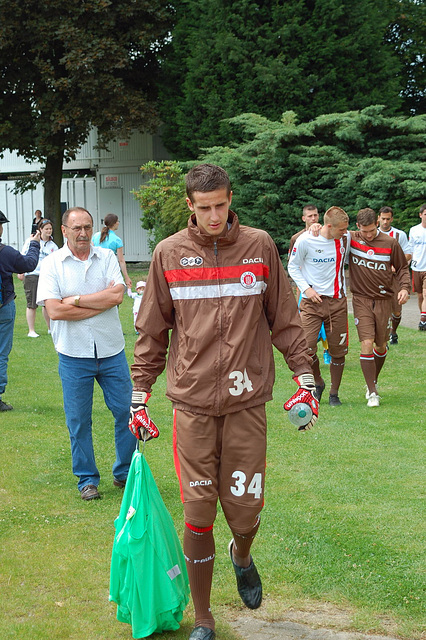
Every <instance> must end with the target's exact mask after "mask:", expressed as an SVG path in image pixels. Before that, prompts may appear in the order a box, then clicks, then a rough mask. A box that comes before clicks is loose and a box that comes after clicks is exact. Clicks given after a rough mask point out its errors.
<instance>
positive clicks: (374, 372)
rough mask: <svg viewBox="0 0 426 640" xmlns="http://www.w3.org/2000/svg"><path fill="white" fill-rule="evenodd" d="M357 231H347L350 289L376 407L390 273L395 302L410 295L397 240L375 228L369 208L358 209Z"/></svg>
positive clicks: (370, 394)
mask: <svg viewBox="0 0 426 640" xmlns="http://www.w3.org/2000/svg"><path fill="white" fill-rule="evenodd" d="M357 227H358V231H351V232H350V233H351V242H350V254H349V278H350V288H351V291H352V294H353V298H352V305H353V312H354V318H355V324H356V328H357V330H358V337H359V341H360V343H361V356H360V361H361V369H362V372H363V374H364V378H365V382H366V383H367V392H366V396H365V397H366V399H367V404H368V406H369V407H378V406H379V405H380V397H379V395H378V393H377V386H376V385H377V379H378V376H379V373H380V371H381V369H382V367H383V364H384V362H385V357H386V353H387V342H388V340H389V334H390V328H391V314H392V299H393V296H394V286H395V285H394V273H395V278H396V280H397V283H398V293H397V301H398V303H399V304H405V303H406V302H407V300H408V298H409V295H410V274H409V271H408V265H407V259H406V257H405V255H404V252H403V251H402V249H401V247H400V245H399V243H398V241H397V240H396V239H395V238H391V237H389V236H387V235H386V234H384V233H381V231H379V230H378V229H377V216H376V213H375V212H374V211H373V209H361V210H360V211H359V212H358V215H357Z"/></svg>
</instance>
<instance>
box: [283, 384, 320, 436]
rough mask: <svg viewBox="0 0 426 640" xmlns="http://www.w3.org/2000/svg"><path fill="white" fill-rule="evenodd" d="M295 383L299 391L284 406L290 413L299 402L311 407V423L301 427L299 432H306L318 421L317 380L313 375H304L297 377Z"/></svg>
mask: <svg viewBox="0 0 426 640" xmlns="http://www.w3.org/2000/svg"><path fill="white" fill-rule="evenodd" d="M294 381H295V382H297V384H298V385H299V389H298V391H296V393H295V394H294V395H292V396H291V398H289V399H288V400H287V402H286V403H285V404H284V409H285V410H286V411H290V409H291V408H292V407H294V405H296V404H297V403H298V402H305V403H306V404H308V405H309V406H310V408H311V409H312V418H311V420H310V422H308V424H306V425H305V426H303V427H299V431H305V430H306V429H310V428H311V427H312V426H313V425H314V424H315V422H316V421H317V420H318V408H319V402H318V400H317V396H316V390H315V380H314V376H313V375H312V374H311V373H303V374H302V375H301V376H298V377H297V376H296V377H295V378H294Z"/></svg>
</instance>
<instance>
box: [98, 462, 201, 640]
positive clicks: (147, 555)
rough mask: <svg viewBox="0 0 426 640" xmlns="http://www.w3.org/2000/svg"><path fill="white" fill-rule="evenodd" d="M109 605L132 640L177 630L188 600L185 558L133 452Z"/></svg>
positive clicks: (117, 523)
mask: <svg viewBox="0 0 426 640" xmlns="http://www.w3.org/2000/svg"><path fill="white" fill-rule="evenodd" d="M115 529H116V532H115V538H114V544H113V549H112V557H111V575H110V595H109V600H110V601H112V602H116V603H117V605H118V607H117V620H119V621H120V622H127V623H128V624H131V625H132V634H133V637H134V638H146V637H148V636H150V635H151V634H152V633H154V632H157V633H161V632H163V631H174V630H176V629H178V628H179V622H180V621H181V620H182V616H183V612H184V609H185V607H186V605H187V604H188V600H189V582H188V574H187V571H186V565H185V559H184V555H183V552H182V547H181V545H180V541H179V538H178V536H177V533H176V529H175V527H174V524H173V521H172V518H171V516H170V514H169V512H168V511H167V508H166V506H165V504H164V502H163V499H162V498H161V495H160V492H159V491H158V488H157V485H156V484H155V480H154V478H153V476H152V473H151V470H150V468H149V466H148V463H147V461H146V460H145V457H144V456H143V455H142V454H141V453H139V451H135V453H134V454H133V458H132V463H131V465H130V469H129V475H128V477H127V483H126V487H125V490H124V495H123V501H122V503H121V508H120V514H119V516H118V518H117V519H116V521H115Z"/></svg>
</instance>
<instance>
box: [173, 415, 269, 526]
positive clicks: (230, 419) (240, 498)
mask: <svg viewBox="0 0 426 640" xmlns="http://www.w3.org/2000/svg"><path fill="white" fill-rule="evenodd" d="M173 451H174V459H175V468H176V473H177V476H178V478H179V484H180V491H181V498H182V502H183V503H184V511H185V522H187V523H189V524H191V525H193V526H195V527H209V526H211V525H212V524H213V522H214V520H215V517H216V505H217V500H218V498H219V500H220V503H221V505H222V508H223V511H224V514H225V517H226V520H227V521H228V524H229V526H230V527H231V529H232V531H234V532H235V533H241V534H244V533H247V532H249V531H251V530H252V528H253V527H254V525H255V524H256V521H257V518H258V515H259V513H260V511H261V510H262V507H263V498H264V496H263V493H264V482H265V464H266V415H265V405H260V406H257V407H252V408H251V409H245V410H243V411H238V412H236V413H229V414H227V415H224V416H220V417H215V416H205V415H201V414H195V413H191V412H189V411H181V410H177V409H175V410H174V428H173Z"/></svg>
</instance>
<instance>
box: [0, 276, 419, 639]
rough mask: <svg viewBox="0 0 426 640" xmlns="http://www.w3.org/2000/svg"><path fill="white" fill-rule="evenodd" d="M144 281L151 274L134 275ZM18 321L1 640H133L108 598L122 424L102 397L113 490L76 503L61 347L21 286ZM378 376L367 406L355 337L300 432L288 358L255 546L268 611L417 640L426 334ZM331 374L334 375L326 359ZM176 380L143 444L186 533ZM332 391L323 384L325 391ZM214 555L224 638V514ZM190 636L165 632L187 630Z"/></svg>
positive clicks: (104, 470) (2, 424) (105, 471)
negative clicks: (334, 385)
mask: <svg viewBox="0 0 426 640" xmlns="http://www.w3.org/2000/svg"><path fill="white" fill-rule="evenodd" d="M130 275H131V277H132V279H133V281H134V282H136V280H137V279H140V278H141V277H143V276H145V275H146V273H145V272H135V271H134V270H132V269H131V270H130ZM16 291H17V293H18V298H17V301H16V302H17V310H18V312H17V321H16V325H15V337H14V347H13V350H12V353H11V357H10V366H9V385H8V388H7V390H6V393H5V395H4V400H5V401H7V402H10V403H11V404H12V405H13V406H14V411H12V412H8V413H3V414H0V443H1V446H0V498H1V500H0V509H1V515H0V536H1V537H0V539H1V547H0V548H1V558H0V593H1V602H2V610H3V611H2V616H1V618H0V637H1V638H2V639H3V640H10V639H12V638H13V639H15V638H19V640H27V639H28V640H29V639H31V640H50V639H52V640H53V639H55V640H62V639H63V640H71V639H72V640H101V639H102V640H104V639H105V640H106V639H111V638H116V639H120V638H123V639H124V638H130V637H131V630H130V627H129V626H128V625H124V624H121V623H119V622H117V621H116V619H115V615H116V607H115V605H113V604H111V603H109V602H108V593H109V563H110V555H111V548H112V542H113V537H114V519H115V517H116V516H117V515H118V511H119V508H120V502H121V496H122V491H120V490H119V489H116V488H115V487H113V485H112V475H111V466H112V463H113V455H114V448H113V425H112V420H111V418H110V414H109V412H108V410H107V409H106V407H105V405H104V402H103V398H102V394H101V392H100V390H99V388H97V389H96V390H95V401H94V410H93V420H94V434H95V448H96V454H97V462H98V466H99V469H100V471H101V476H102V480H101V484H100V491H101V493H102V496H103V499H102V500H98V501H94V502H89V503H85V502H83V501H82V500H81V499H80V496H79V493H78V491H77V488H76V482H77V481H76V479H75V478H74V476H73V475H72V473H71V456H70V447H69V440H68V432H67V429H66V427H65V421H64V415H63V409H62V393H61V386H60V381H59V378H58V374H57V356H56V353H55V351H54V348H53V344H52V341H51V338H50V336H48V335H47V330H46V326H45V324H44V321H43V319H42V315H41V312H40V311H38V312H37V322H36V331H37V332H38V333H40V338H38V339H36V340H35V339H30V338H27V326H26V322H25V296H24V293H23V288H22V283H21V282H19V281H18V280H16ZM132 303H133V301H132V300H131V299H130V298H128V297H127V296H126V298H125V300H124V302H123V304H122V306H121V308H120V315H121V319H122V324H123V329H124V332H125V338H126V352H127V356H128V361H129V364H130V363H131V362H132V354H133V346H134V342H135V338H136V336H135V333H134V329H133V319H132ZM398 334H399V336H400V344H399V345H397V346H395V347H391V350H390V353H389V355H388V359H387V362H386V364H385V367H384V369H383V372H382V376H381V381H380V382H381V386H380V393H381V395H382V398H383V399H382V405H381V407H380V408H367V406H366V400H365V397H364V384H363V379H362V375H361V369H360V366H359V348H358V343H357V339H356V335H355V331H354V330H353V326H352V325H351V336H350V337H351V344H350V352H349V356H348V359H347V366H346V369H345V373H344V376H343V383H342V387H341V393H340V397H341V400H342V402H343V403H344V404H343V406H342V407H337V408H332V407H329V406H328V405H327V404H325V403H324V402H323V405H322V406H321V413H320V419H319V422H318V423H317V426H315V428H314V429H313V430H311V431H310V432H307V433H300V432H298V431H297V429H296V428H295V427H293V426H292V425H291V424H290V422H289V421H288V419H287V417H286V416H285V415H284V412H283V410H282V404H283V402H284V401H285V400H286V399H287V398H288V397H289V396H290V395H291V394H292V393H293V392H294V391H295V385H294V383H293V382H292V380H291V374H290V372H289V370H288V368H287V366H286V365H285V363H284V362H283V359H282V357H281V356H280V355H279V354H277V381H276V385H275V399H274V400H273V401H272V402H270V403H269V404H268V407H267V411H268V419H269V435H268V467H267V485H266V493H265V508H264V511H263V518H262V525H261V528H260V532H259V534H258V537H257V539H256V542H255V545H254V547H253V555H254V557H255V560H256V563H257V565H258V568H259V571H260V573H261V575H262V576H263V583H264V593H265V598H264V604H263V605H262V607H261V609H260V610H259V611H258V612H255V613H253V614H250V615H256V616H259V617H263V618H265V619H271V620H272V619H279V618H280V617H281V618H283V617H285V615H286V612H289V611H292V612H293V613H294V611H302V612H303V611H315V610H316V609H318V610H320V609H321V608H322V607H324V606H327V607H332V608H335V609H336V610H339V611H344V612H346V614H347V617H346V622H345V624H344V627H345V628H346V629H352V630H357V631H364V632H365V631H371V632H375V633H386V632H388V633H390V634H393V635H399V636H400V637H401V638H405V639H407V640H415V639H420V638H421V637H422V629H423V628H424V623H425V618H424V602H425V592H424V587H425V583H424V569H425V556H424V549H425V526H424V524H425V509H424V501H422V498H423V497H424V480H425V478H424V440H425V436H424V423H425V408H426V402H425V392H424V379H425V367H424V359H425V342H424V341H425V335H424V334H422V333H420V332H417V331H414V330H410V329H404V328H403V327H400V328H399V330H398ZM324 373H325V379H326V380H327V382H328V381H329V374H328V371H327V370H326V368H325V367H324ZM164 391H165V378H164V376H162V377H161V378H160V379H159V380H158V381H157V383H156V385H155V387H154V393H153V397H152V398H151V400H150V408H151V416H152V417H153V419H154V421H155V422H156V423H157V425H158V426H159V427H160V439H159V440H158V441H155V442H150V443H149V444H148V445H147V447H146V456H147V460H148V463H149V465H150V467H151V469H152V471H153V474H154V477H155V479H156V482H157V484H158V487H159V489H160V491H161V493H162V496H163V499H164V501H165V503H166V505H167V507H168V509H169V511H170V512H171V514H172V517H173V519H174V521H175V524H176V528H177V531H178V533H179V536H180V537H181V534H182V524H183V518H182V506H181V504H180V500H179V491H178V483H177V479H176V476H175V473H174V468H173V459H172V444H171V441H172V419H171V418H172V415H171V405H170V403H169V401H168V400H167V399H166V398H165V397H164ZM324 398H325V400H326V399H327V390H326V392H325V394H324ZM215 536H216V543H217V549H216V552H217V561H216V566H215V575H214V584H213V603H212V604H213V609H214V613H215V616H216V619H217V622H218V627H217V632H218V634H217V635H218V638H220V639H221V640H236V638H237V636H236V634H235V632H234V631H233V630H232V628H231V627H230V625H229V621H230V620H231V619H232V618H233V617H235V616H236V615H238V614H240V613H241V612H242V611H243V609H244V607H243V606H242V604H241V602H240V600H239V597H238V594H237V591H236V587H235V583H234V581H235V578H234V575H233V571H232V569H231V567H230V562H229V558H228V554H227V548H226V545H227V543H228V541H229V538H230V532H229V530H228V528H227V525H226V523H225V520H224V518H223V514H222V513H221V511H220V509H219V515H218V518H217V521H216V525H215ZM191 628H192V609H191V606H188V609H187V612H186V613H185V616H184V619H183V622H182V626H181V629H180V630H179V631H177V632H175V633H169V634H167V633H166V634H163V635H161V636H157V637H161V638H164V639H165V640H169V639H171V638H174V639H176V640H183V639H186V638H187V637H188V635H189V633H190V629H191Z"/></svg>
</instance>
